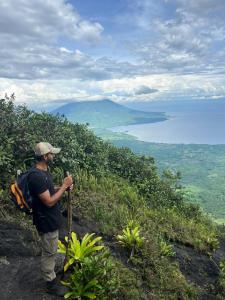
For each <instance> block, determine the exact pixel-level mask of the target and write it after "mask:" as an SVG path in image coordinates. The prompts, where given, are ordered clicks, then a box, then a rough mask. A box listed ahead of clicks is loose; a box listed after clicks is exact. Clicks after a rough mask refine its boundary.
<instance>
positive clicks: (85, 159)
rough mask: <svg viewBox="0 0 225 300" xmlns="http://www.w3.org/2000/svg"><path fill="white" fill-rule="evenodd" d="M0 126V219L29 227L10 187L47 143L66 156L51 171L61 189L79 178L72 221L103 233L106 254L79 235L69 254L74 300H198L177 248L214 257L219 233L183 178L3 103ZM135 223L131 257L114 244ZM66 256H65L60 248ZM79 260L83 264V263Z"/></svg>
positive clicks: (64, 123)
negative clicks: (66, 177)
mask: <svg viewBox="0 0 225 300" xmlns="http://www.w3.org/2000/svg"><path fill="white" fill-rule="evenodd" d="M0 122H1V128H0V139H1V145H0V172H1V182H0V201H1V206H0V207H1V209H0V218H2V219H4V220H5V219H6V220H10V221H12V220H16V219H17V220H19V222H21V220H24V222H26V220H27V222H30V221H28V219H26V218H25V217H24V216H23V215H21V214H16V213H15V208H14V207H12V205H11V204H10V203H9V195H8V187H9V184H10V182H11V180H12V179H14V177H15V172H16V170H17V169H20V170H26V169H27V168H29V167H30V166H31V165H32V164H33V162H34V161H33V152H32V149H33V147H34V145H35V143H37V142H39V141H48V142H50V143H52V144H53V145H56V146H59V147H61V148H62V149H63V151H62V152H61V153H60V154H59V155H58V157H57V159H56V161H55V164H54V165H53V166H52V168H51V171H52V173H53V175H54V180H55V181H56V183H57V182H58V183H60V182H61V180H62V178H63V174H64V170H69V171H70V173H71V174H73V176H74V178H75V190H74V191H73V197H74V199H73V201H72V202H73V214H74V215H76V216H77V217H78V218H79V219H81V220H84V221H85V222H86V223H87V224H88V222H90V223H91V224H92V223H93V224H95V227H96V228H95V232H96V233H97V234H98V233H101V236H102V240H103V242H104V243H105V244H106V246H107V247H108V254H105V252H104V251H103V248H102V249H99V251H94V252H92V255H90V256H89V255H88V256H86V255H85V249H86V248H87V247H88V245H89V246H90V244H91V243H93V242H94V241H96V243H97V240H95V239H93V240H92V235H86V236H85V237H84V238H83V240H82V237H76V236H75V235H74V234H73V243H72V244H71V247H72V245H75V244H76V249H75V251H73V252H71V257H70V258H73V259H72V260H71V267H70V268H73V272H72V273H71V274H72V275H71V276H70V277H69V279H68V280H66V284H67V285H68V286H69V287H70V292H71V293H72V294H68V295H67V297H68V299H76V297H80V299H88V298H89V299H94V297H97V299H101V300H104V299H110V300H119V299H125V300H126V299H127V300H128V299H129V300H130V299H132V300H140V299H142V300H146V299H169V300H170V299H171V300H173V299H188V300H189V299H198V293H199V288H198V286H195V285H193V284H191V283H190V282H188V281H187V280H186V278H185V276H184V275H183V274H182V273H181V271H180V269H179V264H178V263H177V262H176V260H175V257H174V251H173V245H174V244H176V243H179V244H180V245H182V244H183V245H189V246H190V247H193V248H195V249H196V251H199V252H202V253H206V254H207V253H212V251H214V250H215V249H216V247H217V246H218V235H219V233H218V230H217V228H216V226H215V224H213V223H212V222H211V220H210V219H209V218H208V217H206V216H205V215H203V213H202V211H201V210H200V209H199V207H198V206H196V205H194V204H191V203H188V202H187V201H186V200H185V196H184V191H183V189H182V187H181V185H180V183H179V178H180V174H179V173H178V174H177V173H176V174H175V173H172V172H170V171H167V172H164V174H163V176H160V175H159V174H158V173H157V168H156V165H155V163H154V159H153V158H152V157H149V156H137V155H135V154H134V153H133V152H132V151H131V150H130V149H128V148H121V149H119V148H116V147H115V146H113V145H112V144H110V143H108V142H104V141H103V140H101V139H100V138H98V137H96V136H95V135H94V134H93V133H92V132H91V131H90V130H89V129H88V128H87V126H86V125H80V124H72V123H70V122H69V121H68V120H66V119H65V118H63V117H59V116H53V115H49V114H47V113H41V114H37V113H34V112H31V111H29V110H28V109H27V108H26V107H22V106H20V107H16V106H15V105H14V104H13V102H12V101H5V100H1V101H0ZM130 220H135V223H134V224H132V226H134V227H132V229H134V228H135V227H136V230H135V232H136V233H135V232H133V236H134V237H135V240H136V241H137V240H140V239H141V243H136V242H135V245H137V244H141V245H140V246H141V247H139V246H138V247H137V248H136V251H134V252H133V255H132V256H131V257H130V253H128V252H127V251H126V249H124V248H123V247H121V246H120V245H119V244H118V241H117V240H116V236H117V235H120V234H121V232H122V231H123V229H124V228H126V227H127V225H128V224H129V226H130V223H129V222H130ZM137 226H138V227H137ZM139 230H140V232H139ZM131 233H132V232H131ZM88 239H89V240H88ZM84 241H85V242H84ZM89 242H90V243H89ZM94 244H95V242H94ZM94 244H93V246H94V247H95V245H94ZM82 245H83V248H82ZM132 245H134V244H132ZM97 247H101V245H97ZM60 249H61V251H65V248H64V247H63V245H62V244H60ZM79 249H80V252H79V253H77V252H76V251H78V250H79ZM81 249H82V250H81ZM88 249H89V248H88ZM81 253H83V256H82V257H83V258H82V263H81V262H79V260H78V259H77V258H79V257H81V255H80V254H81ZM78 254H79V255H78ZM86 254H87V252H86ZM74 257H76V259H74ZM129 258H130V260H129ZM128 260H129V261H128ZM72 266H73V267H72ZM70 268H68V270H70ZM78 295H79V296H78ZM78 299H79V298H78Z"/></svg>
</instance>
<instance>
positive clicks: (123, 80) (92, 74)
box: [0, 0, 225, 107]
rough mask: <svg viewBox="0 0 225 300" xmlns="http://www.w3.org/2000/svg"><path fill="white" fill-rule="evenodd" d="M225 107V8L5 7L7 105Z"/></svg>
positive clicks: (108, 1)
mask: <svg viewBox="0 0 225 300" xmlns="http://www.w3.org/2000/svg"><path fill="white" fill-rule="evenodd" d="M5 93H7V94H8V95H10V94H12V93H15V95H16V100H15V101H16V102H17V103H20V104H21V103H25V104H27V105H28V106H30V107H35V106H36V107H39V106H43V107H48V106H49V107H50V106H51V107H56V106H59V105H61V104H63V103H68V102H73V101H85V100H89V101H90V100H102V99H110V100H113V101H115V102H118V103H126V102H128V101H129V102H130V101H157V100H168V101H169V100H180V101H182V100H183V99H196V100H198V99H215V100H219V99H222V98H225V0H157V1H156V0H70V1H67V0H0V97H4V95H5Z"/></svg>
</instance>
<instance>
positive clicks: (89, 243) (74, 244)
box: [58, 232, 104, 272]
mask: <svg viewBox="0 0 225 300" xmlns="http://www.w3.org/2000/svg"><path fill="white" fill-rule="evenodd" d="M93 235H94V233H92V234H88V233H87V234H85V236H84V237H83V239H82V242H81V243H80V241H79V240H78V238H77V235H76V233H75V232H72V234H71V241H70V242H69V245H68V256H69V260H68V262H67V263H66V264H65V266H64V271H65V272H66V271H67V270H68V268H69V267H70V266H71V265H73V264H75V263H82V262H83V261H84V260H85V259H86V258H87V257H89V256H91V255H93V253H94V252H96V251H100V250H102V249H103V248H104V246H96V245H95V244H96V243H97V242H99V241H100V240H101V239H102V238H101V237H97V238H95V239H93V238H92V237H93ZM65 241H66V243H68V236H66V237H65ZM58 253H62V254H66V246H65V245H64V244H63V243H62V242H61V241H58Z"/></svg>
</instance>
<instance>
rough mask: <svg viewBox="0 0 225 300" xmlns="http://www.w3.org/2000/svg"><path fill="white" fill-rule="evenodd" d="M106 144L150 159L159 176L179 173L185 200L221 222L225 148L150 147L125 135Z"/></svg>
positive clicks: (224, 200) (224, 213) (223, 216)
mask: <svg viewBox="0 0 225 300" xmlns="http://www.w3.org/2000/svg"><path fill="white" fill-rule="evenodd" d="M106 137H107V134H106V133H105V136H104V138H106ZM106 139H107V138H106ZM110 140H111V141H112V142H113V143H114V144H115V145H116V146H118V147H122V146H123V147H129V148H130V149H131V150H132V151H134V152H135V153H137V154H139V155H151V156H153V157H154V158H155V160H156V164H157V166H158V168H159V170H160V171H161V172H163V170H165V169H168V168H169V169H171V170H173V171H174V172H177V171H180V172H181V175H182V179H181V182H182V184H183V186H185V188H186V193H187V196H188V198H189V199H190V200H191V201H192V202H194V203H198V204H199V205H200V206H201V207H202V208H203V209H204V210H205V212H207V213H209V214H210V215H211V216H212V217H213V218H214V219H216V220H218V221H219V222H220V223H224V222H225V145H171V144H154V143H147V142H141V141H137V140H135V139H133V138H130V137H129V136H127V137H126V135H123V136H121V137H118V136H117V134H114V137H113V135H112V133H111V134H110Z"/></svg>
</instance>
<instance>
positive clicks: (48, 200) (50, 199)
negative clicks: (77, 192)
mask: <svg viewBox="0 0 225 300" xmlns="http://www.w3.org/2000/svg"><path fill="white" fill-rule="evenodd" d="M72 184H73V179H72V177H71V176H67V177H66V178H64V181H63V184H62V186H61V187H60V188H59V189H58V191H57V192H56V193H55V194H54V195H52V196H51V195H50V193H49V190H46V191H45V192H43V193H41V194H39V195H38V197H39V199H40V200H41V201H42V202H43V203H44V204H45V205H46V206H48V207H52V206H54V205H55V204H56V203H57V202H58V201H59V200H60V198H61V197H62V195H63V193H64V192H65V191H66V190H67V189H68V188H69V187H70V186H71V185H72Z"/></svg>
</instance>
